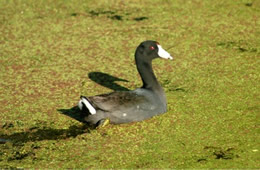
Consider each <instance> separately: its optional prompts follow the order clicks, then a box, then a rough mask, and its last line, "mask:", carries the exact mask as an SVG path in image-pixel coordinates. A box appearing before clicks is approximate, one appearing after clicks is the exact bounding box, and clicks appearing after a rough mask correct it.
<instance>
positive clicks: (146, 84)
mask: <svg viewBox="0 0 260 170" xmlns="http://www.w3.org/2000/svg"><path fill="white" fill-rule="evenodd" d="M136 65H137V70H138V72H139V74H140V76H141V78H142V81H143V86H142V88H146V89H150V90H153V91H156V90H161V89H162V87H161V85H160V83H159V82H158V81H157V79H156V77H155V74H154V72H153V69H152V63H151V61H139V62H136Z"/></svg>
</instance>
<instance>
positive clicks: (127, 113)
mask: <svg viewBox="0 0 260 170" xmlns="http://www.w3.org/2000/svg"><path fill="white" fill-rule="evenodd" d="M87 99H88V101H89V102H90V103H91V104H92V105H93V106H94V107H95V109H96V111H97V113H96V114H93V115H90V114H89V115H88V116H86V117H85V121H86V122H87V123H90V124H96V123H97V122H98V121H99V120H101V119H107V118H108V119H109V120H110V122H111V123H112V124H121V123H129V122H137V121H142V120H145V119H148V118H151V117H152V116H155V115H159V114H161V113H165V112H166V111H167V106H166V99H165V96H164V95H163V96H158V94H157V93H153V92H151V91H150V90H147V89H144V88H138V89H136V90H133V91H124V92H113V93H109V94H104V95H99V96H92V97H87Z"/></svg>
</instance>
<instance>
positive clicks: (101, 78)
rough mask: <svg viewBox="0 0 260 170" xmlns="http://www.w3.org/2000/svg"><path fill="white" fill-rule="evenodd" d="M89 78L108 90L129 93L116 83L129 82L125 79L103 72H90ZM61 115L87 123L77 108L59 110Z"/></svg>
mask: <svg viewBox="0 0 260 170" xmlns="http://www.w3.org/2000/svg"><path fill="white" fill-rule="evenodd" d="M88 77H89V78H90V79H91V80H92V81H94V82H96V83H97V84H100V85H102V86H104V87H106V88H109V89H111V90H114V91H129V89H128V88H126V87H123V86H121V85H119V84H117V83H116V82H115V81H123V82H128V81H127V80H125V79H121V78H118V77H115V76H111V75H109V74H107V73H102V72H90V73H89V74H88ZM57 110H58V111H59V112H60V113H61V114H64V115H66V116H69V117H71V118H73V119H75V120H77V121H79V122H82V123H85V121H84V117H85V116H84V115H82V113H81V111H80V110H79V108H78V107H77V106H73V107H72V108H69V109H57Z"/></svg>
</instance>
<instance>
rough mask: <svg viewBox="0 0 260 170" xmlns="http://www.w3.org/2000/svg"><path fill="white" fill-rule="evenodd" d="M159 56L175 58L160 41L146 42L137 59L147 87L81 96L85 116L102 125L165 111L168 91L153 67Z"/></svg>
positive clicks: (139, 119) (130, 120)
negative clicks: (105, 121)
mask: <svg viewBox="0 0 260 170" xmlns="http://www.w3.org/2000/svg"><path fill="white" fill-rule="evenodd" d="M159 57H161V58H164V59H173V58H172V57H171V55H170V54H169V53H168V52H167V51H165V50H164V49H163V48H162V47H161V45H160V44H159V43H158V42H156V41H151V40H149V41H144V42H142V43H141V44H140V45H139V46H138V47H137V49H136V51H135V62H136V66H137V70H138V72H139V74H140V76H141V78H142V81H143V86H142V87H141V88H137V89H135V90H133V91H115V92H112V93H108V94H101V95H97V96H91V97H85V96H81V97H80V101H79V103H78V106H79V108H80V110H81V111H82V113H83V114H84V115H85V118H84V119H85V121H86V122H87V123H89V124H92V125H97V124H100V122H102V121H103V122H104V120H109V121H110V123H112V124H121V123H128V122H136V121H142V120H145V119H148V118H151V117H152V116H155V115H159V114H161V113H165V112H166V111H167V102H166V97H165V94H164V90H163V88H162V87H161V85H160V84H159V82H158V81H157V79H156V77H155V75H154V72H153V69H152V60H153V59H155V58H159Z"/></svg>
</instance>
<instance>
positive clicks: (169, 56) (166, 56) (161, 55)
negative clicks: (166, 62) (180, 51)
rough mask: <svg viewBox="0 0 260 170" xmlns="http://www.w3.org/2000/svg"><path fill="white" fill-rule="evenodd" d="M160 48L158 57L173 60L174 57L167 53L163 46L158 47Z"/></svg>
mask: <svg viewBox="0 0 260 170" xmlns="http://www.w3.org/2000/svg"><path fill="white" fill-rule="evenodd" d="M157 46H158V55H159V56H160V57H161V58H165V59H170V60H172V59H173V57H172V56H171V55H170V54H169V53H168V52H167V51H165V50H164V49H163V48H162V46H161V45H157Z"/></svg>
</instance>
